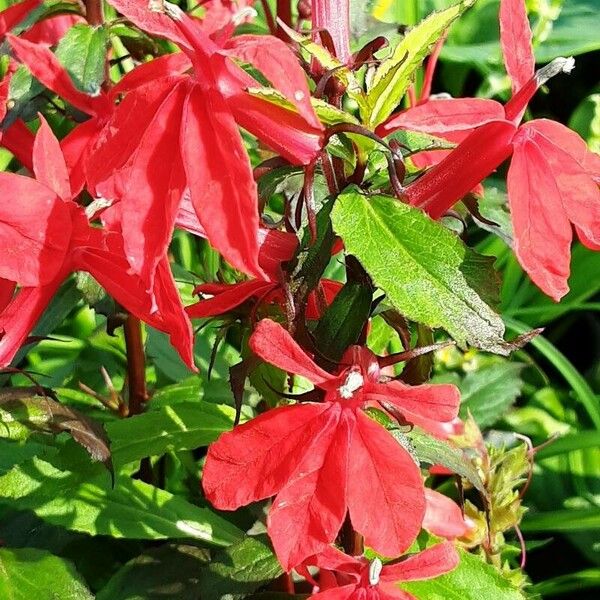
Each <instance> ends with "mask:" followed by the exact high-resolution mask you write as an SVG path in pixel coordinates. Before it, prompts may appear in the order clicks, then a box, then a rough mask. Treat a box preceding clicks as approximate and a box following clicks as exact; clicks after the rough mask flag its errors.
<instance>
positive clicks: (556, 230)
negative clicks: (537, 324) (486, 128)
mask: <svg viewBox="0 0 600 600" xmlns="http://www.w3.org/2000/svg"><path fill="white" fill-rule="evenodd" d="M507 187H508V200H509V206H510V213H511V218H512V223H513V230H514V239H515V246H514V249H515V253H516V255H517V258H518V260H519V263H520V264H521V266H522V267H523V269H525V271H526V272H527V273H528V275H529V276H530V277H531V279H532V281H533V282H534V283H535V284H536V285H537V286H538V287H539V288H540V289H541V290H542V291H543V292H544V293H546V294H548V295H549V296H550V297H552V298H554V300H556V301H558V300H559V299H560V298H562V296H564V295H565V294H566V293H567V291H568V289H569V286H568V285H567V279H568V277H569V262H570V256H571V238H572V232H571V225H570V223H569V219H568V218H567V215H566V213H565V210H564V207H563V205H562V201H561V194H560V189H559V188H558V186H557V182H556V179H555V178H554V177H553V172H552V167H551V165H550V164H549V162H548V160H547V159H546V157H545V156H544V154H543V153H542V151H541V150H540V148H539V147H538V146H537V144H536V143H535V142H534V141H533V140H532V139H531V137H530V136H529V135H520V136H518V137H517V138H516V139H515V147H514V153H513V158H512V161H511V165H510V168H509V170H508V177H507Z"/></svg>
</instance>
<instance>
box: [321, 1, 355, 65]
mask: <svg viewBox="0 0 600 600" xmlns="http://www.w3.org/2000/svg"><path fill="white" fill-rule="evenodd" d="M311 16H312V28H313V39H316V38H318V37H319V32H320V31H326V32H328V33H329V35H330V36H331V40H332V42H333V46H334V48H335V56H336V58H337V59H338V60H339V61H340V62H342V63H344V64H348V63H349V62H350V59H351V58H352V54H351V52H350V2H349V1H348V0H312V1H311Z"/></svg>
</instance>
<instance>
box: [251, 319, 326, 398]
mask: <svg viewBox="0 0 600 600" xmlns="http://www.w3.org/2000/svg"><path fill="white" fill-rule="evenodd" d="M248 345H249V346H250V349H251V350H252V352H254V354H256V355H257V356H259V357H260V358H262V359H263V360H265V361H267V362H268V363H271V364H272V365H275V366H276V367H278V368H280V369H282V370H283V371H286V372H288V373H294V374H295V375H301V376H302V377H306V379H308V380H309V381H310V382H312V383H314V384H315V385H317V386H322V385H323V384H325V383H327V382H331V381H334V380H336V379H337V378H336V377H335V376H334V375H331V373H327V372H326V371H324V370H323V369H321V367H319V366H317V365H316V364H315V363H314V361H313V360H312V358H310V356H308V354H306V352H304V350H302V348H300V346H298V344H297V343H296V342H295V341H294V338H292V336H291V335H290V334H289V333H288V332H287V331H286V330H285V329H284V328H283V327H282V326H281V325H280V324H279V323H276V322H275V321H271V319H263V320H262V321H260V322H259V323H258V325H257V326H256V327H255V328H254V333H253V334H252V336H251V337H250V340H249V341H248Z"/></svg>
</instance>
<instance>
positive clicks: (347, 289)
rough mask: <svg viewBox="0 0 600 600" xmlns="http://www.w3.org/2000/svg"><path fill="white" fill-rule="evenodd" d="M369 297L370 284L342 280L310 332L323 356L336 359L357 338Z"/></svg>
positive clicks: (364, 318)
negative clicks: (314, 327)
mask: <svg viewBox="0 0 600 600" xmlns="http://www.w3.org/2000/svg"><path fill="white" fill-rule="evenodd" d="M372 299H373V292H372V290H371V289H370V286H368V285H365V283H361V282H358V281H356V282H354V281H350V282H348V283H346V284H345V285H344V287H343V288H342V289H341V290H340V291H339V292H338V294H337V296H336V297H335V298H334V300H333V302H332V303H331V304H330V305H329V306H328V307H327V310H326V311H325V314H324V315H323V317H322V318H321V320H320V321H319V324H318V325H317V328H316V329H315V332H314V335H315V340H316V344H317V347H318V348H319V349H320V350H321V352H322V353H323V355H324V356H326V357H328V358H331V359H332V360H334V361H337V360H339V359H340V358H342V355H343V354H344V352H345V351H346V349H347V348H348V346H351V345H352V344H355V343H356V342H357V340H358V338H359V336H360V334H361V332H362V330H363V327H364V326H365V323H366V322H367V320H368V319H369V314H370V312H371V301H372Z"/></svg>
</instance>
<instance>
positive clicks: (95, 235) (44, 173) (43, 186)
mask: <svg viewBox="0 0 600 600" xmlns="http://www.w3.org/2000/svg"><path fill="white" fill-rule="evenodd" d="M40 119H41V126H40V129H39V131H38V133H37V136H36V138H35V143H34V147H33V161H32V162H33V165H32V166H33V171H34V173H35V175H36V179H31V178H29V177H23V176H21V175H15V174H12V173H0V193H1V194H2V197H3V198H6V199H10V201H7V202H4V203H3V204H2V206H0V242H1V245H2V248H5V249H6V250H5V252H4V256H3V259H2V264H1V265H0V277H2V278H3V280H0V288H1V291H0V308H1V309H2V312H1V313H0V366H6V365H8V364H10V362H11V360H12V359H13V357H14V355H15V354H16V352H17V351H18V350H19V348H20V347H21V346H22V345H23V343H24V342H25V341H26V339H27V336H28V335H29V334H30V332H31V330H32V329H33V327H34V326H35V324H36V322H37V320H38V319H39V317H40V316H41V314H42V312H43V311H44V309H45V308H46V306H47V305H48V303H49V302H50V300H51V299H52V297H53V296H54V294H55V293H56V291H57V290H58V288H59V286H60V285H61V283H62V282H63V281H64V279H65V278H66V277H68V276H69V274H70V273H71V272H73V271H88V272H89V273H90V274H91V275H92V276H93V277H94V278H95V279H96V280H97V281H98V283H100V285H102V286H103V287H104V288H105V289H106V290H107V292H108V293H109V294H111V295H112V296H113V297H114V298H115V300H116V301H117V302H119V303H120V304H121V305H122V306H123V307H125V309H126V310H128V311H129V312H131V313H132V314H134V315H135V316H137V317H139V318H140V319H142V320H144V321H145V322H146V323H148V324H149V325H152V326H153V327H156V328H157V329H160V330H161V331H165V332H167V333H169V334H170V336H171V341H172V342H173V345H174V346H175V347H176V348H177V350H178V351H179V353H180V355H181V357H182V359H183V360H184V361H185V362H186V363H187V364H188V366H189V367H190V368H192V369H194V363H193V352H192V342H193V339H192V331H191V325H190V323H189V320H188V319H187V317H186V315H185V312H184V310H183V306H182V305H181V301H180V299H179V295H178V293H177V289H176V287H175V284H174V281H173V278H172V276H171V271H170V268H169V264H168V261H167V259H166V257H163V258H162V260H161V261H160V262H159V264H158V268H157V276H156V278H155V283H154V288H153V289H152V291H151V292H150V293H149V292H147V291H146V286H145V285H144V283H143V282H142V280H141V279H140V278H139V277H138V276H136V275H132V274H131V273H130V268H129V265H128V263H127V260H126V258H125V255H124V252H123V238H122V236H121V233H120V232H119V231H116V230H110V229H100V228H97V227H92V226H91V225H90V223H89V221H88V218H87V216H86V214H85V212H84V210H83V209H82V208H81V207H80V206H78V205H77V204H76V203H75V202H73V200H72V198H73V193H72V191H71V187H70V184H69V177H68V171H67V166H66V164H65V161H64V158H63V155H62V153H61V150H60V147H59V144H58V141H57V140H56V138H55V137H54V135H53V133H52V131H51V130H50V128H49V127H48V125H47V123H46V122H45V121H44V120H43V118H41V117H40ZM12 282H15V283H17V284H19V285H20V286H21V287H20V288H19V289H18V291H17V292H16V294H14V291H15V285H14V283H12ZM13 294H14V295H13Z"/></svg>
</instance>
